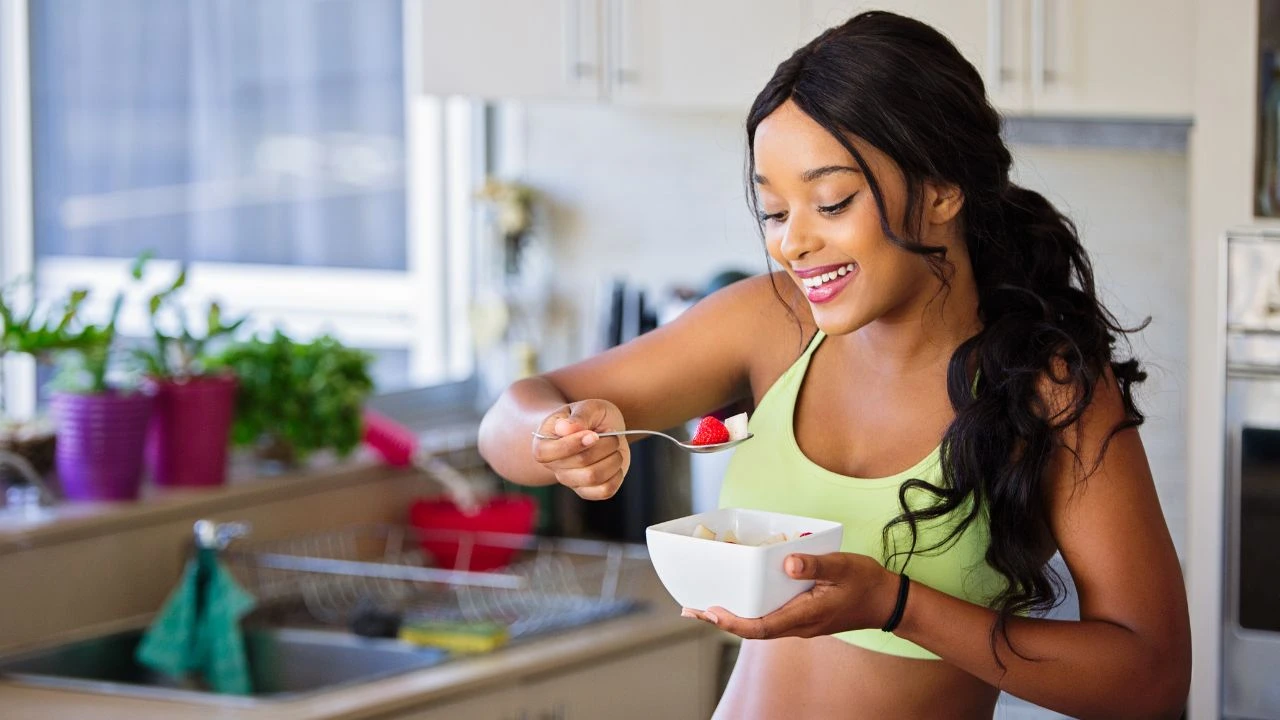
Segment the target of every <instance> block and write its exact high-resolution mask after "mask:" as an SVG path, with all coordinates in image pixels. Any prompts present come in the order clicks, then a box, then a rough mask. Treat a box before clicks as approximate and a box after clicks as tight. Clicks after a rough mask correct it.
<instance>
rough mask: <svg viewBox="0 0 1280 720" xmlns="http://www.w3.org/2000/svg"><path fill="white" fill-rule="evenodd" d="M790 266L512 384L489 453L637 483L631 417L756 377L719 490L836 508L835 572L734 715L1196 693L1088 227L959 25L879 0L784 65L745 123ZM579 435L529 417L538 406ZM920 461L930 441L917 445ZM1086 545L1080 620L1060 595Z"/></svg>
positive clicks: (546, 472) (1085, 701)
mask: <svg viewBox="0 0 1280 720" xmlns="http://www.w3.org/2000/svg"><path fill="white" fill-rule="evenodd" d="M747 140H748V154H749V160H750V164H749V168H750V177H749V182H750V184H751V192H750V193H749V194H750V197H751V199H752V205H753V207H754V208H755V209H756V210H757V211H758V215H759V220H760V223H761V227H762V230H763V235H764V239H765V243H766V245H767V248H768V252H769V255H770V257H771V258H772V259H773V261H775V262H776V263H777V265H778V267H779V268H780V271H778V272H775V273H773V274H772V275H767V276H762V277H759V278H754V279H751V280H747V281H742V282H739V283H737V284H735V285H732V286H730V287H728V288H725V289H723V290H721V291H719V292H717V293H715V294H713V295H712V296H710V297H708V298H706V299H705V300H703V301H702V302H700V303H699V304H698V305H697V306H696V307H694V308H693V309H691V310H690V311H688V312H686V313H685V314H684V315H683V316H681V317H680V318H679V319H678V320H677V321H676V322H673V323H671V324H670V325H668V326H665V327H662V328H660V329H658V330H656V331H654V332H652V333H649V334H647V335H645V336H643V337H641V338H639V339H637V340H635V341H633V342H631V343H628V344H626V345H624V346H622V347H618V348H614V349H612V350H610V351H608V352H606V353H603V354H601V355H599V356H598V357H594V358H591V359H588V360H586V361H584V362H582V363H579V364H577V365H573V366H571V367H567V368H564V369H561V370H558V371H555V372H552V373H548V374H546V375H544V376H541V377H537V378H531V379H527V380H523V381H521V382H518V383H515V384H514V385H512V386H511V387H510V388H509V389H508V390H507V391H506V393H505V394H504V395H503V396H502V398H501V399H500V400H499V401H498V403H497V404H496V405H495V406H494V407H493V409H492V410H490V412H489V413H488V414H487V416H486V417H485V421H484V424H483V426H482V429H481V449H482V452H483V453H484V455H485V457H486V458H487V459H488V460H489V461H490V462H491V463H492V465H493V466H494V467H495V468H496V469H497V470H498V472H500V473H501V474H502V475H504V476H506V477H508V478H510V479H512V480H514V481H516V482H520V483H525V484H530V485H536V484H548V483H555V482H558V483H561V484H564V485H566V486H568V487H570V488H572V489H573V490H574V491H575V492H577V494H578V495H580V496H582V497H583V498H587V499H590V500H603V499H605V498H608V497H610V496H612V495H613V494H614V493H615V492H617V490H618V487H619V485H620V484H621V483H622V481H623V478H624V477H625V476H626V472H627V467H628V463H629V458H630V455H629V450H628V446H627V442H626V441H625V440H621V439H617V438H613V437H609V438H602V437H599V436H598V435H597V434H596V433H598V432H602V431H606V430H619V429H623V428H627V427H631V428H667V427H672V426H676V425H679V424H680V423H682V422H684V421H686V420H688V419H690V418H694V417H698V416H700V415H703V414H706V413H709V412H711V411H713V410H715V409H716V408H720V407H724V406H726V405H729V404H731V403H733V402H736V401H739V400H743V399H749V400H750V401H751V402H752V404H753V406H754V408H755V409H754V412H753V415H752V418H751V429H752V431H753V432H754V433H755V436H756V437H755V438H754V439H752V440H751V441H750V442H748V443H746V444H745V445H743V446H742V447H740V448H739V449H738V450H737V451H736V454H735V456H734V458H733V460H732V462H731V464H730V467H729V469H728V471H727V472H726V475H725V479H724V489H723V491H722V496H721V503H722V504H723V505H725V506H734V507H757V508H762V509H768V510H775V511H780V512H788V513H793V514H800V515H809V516H816V517H823V518H827V519H830V520H836V521H839V522H842V523H843V524H844V526H845V541H844V545H843V547H842V548H841V549H842V552H839V553H833V554H830V555H824V556H802V555H792V556H790V557H788V558H787V561H786V564H785V570H786V572H787V573H788V574H790V575H791V576H792V577H796V578H812V579H814V580H815V581H816V584H815V586H814V588H813V590H812V591H810V592H807V593H805V594H802V595H801V596H799V597H797V598H795V599H794V600H792V601H791V602H790V603H788V604H787V605H785V606H784V607H782V608H781V609H779V610H777V611H776V612H773V613H771V614H769V615H767V616H765V617H763V618H759V619H744V618H738V617H734V616H733V615H731V614H730V613H728V612H727V611H725V610H723V609H721V608H695V609H686V610H685V614H686V615H688V616H691V617H695V618H699V619H701V620H703V621H706V622H710V623H713V624H715V625H717V626H719V627H720V628H722V629H724V630H727V631H729V632H732V633H735V634H737V635H740V636H742V637H743V638H747V640H745V641H744V643H743V646H742V650H741V653H740V656H739V660H738V663H737V665H736V667H735V668H734V672H733V677H732V679H731V680H730V683H729V686H728V689H727V691H726V693H725V696H724V698H723V699H722V701H721V704H720V707H719V709H718V710H717V717H723V718H735V719H736V718H781V717H786V718H799V717H811V718H890V717H892V718H941V717H947V718H989V717H991V715H992V712H993V708H994V705H995V702H996V698H997V696H998V694H999V691H1000V690H1005V691H1008V692H1010V693H1012V694H1014V695H1017V696H1019V697H1022V698H1025V699H1027V700H1029V701H1031V702H1034V703H1037V704H1039V705H1043V706H1046V707H1049V708H1051V709H1054V710H1057V711H1059V712H1062V713H1065V714H1068V715H1072V716H1076V717H1177V716H1178V715H1179V713H1180V712H1181V709H1182V707H1183V704H1184V702H1185V698H1186V694H1187V687H1188V682H1189V675H1190V663H1191V660H1190V657H1191V656H1190V639H1189V627H1188V619H1187V609H1186V601H1185V594H1184V591H1183V585H1182V579H1181V575H1180V571H1179V567H1178V561H1177V558H1176V556H1175V554H1174V549H1173V545H1172V543H1171V541H1170V538H1169V534H1168V529H1167V528H1166V526H1165V523H1164V519H1163V516H1162V514H1161V510H1160V506H1159V503H1158V500H1157V497H1156V493H1155V488H1154V485H1153V482H1152V478H1151V473H1150V470H1149V468H1148V465H1147V461H1146V457H1145V454H1144V451H1143V448H1142V443H1141V440H1140V439H1139V436H1138V433H1137V430H1136V427H1137V426H1138V425H1139V424H1140V423H1141V421H1142V415H1141V414H1140V413H1139V411H1138V410H1137V408H1136V407H1135V404H1134V400H1133V396H1132V390H1133V388H1134V385H1135V384H1136V383H1139V382H1141V381H1142V380H1143V379H1144V377H1145V375H1144V373H1143V372H1142V371H1141V370H1140V369H1139V366H1138V363H1137V362H1136V361H1135V360H1132V359H1122V358H1120V357H1118V356H1117V354H1116V352H1115V345H1116V341H1117V340H1118V339H1119V338H1122V337H1123V336H1124V334H1125V333H1126V332H1128V331H1127V330H1126V329H1125V328H1123V327H1121V326H1120V325H1118V324H1117V321H1116V320H1115V319H1114V317H1113V316H1112V315H1111V314H1110V313H1109V312H1108V311H1107V310H1106V309H1105V308H1104V307H1103V306H1102V305H1101V304H1100V303H1099V301H1098V299H1097V295H1096V292H1095V288H1094V282H1093V275H1092V270H1091V267H1090V263H1089V260H1088V258H1087V257H1086V255H1085V251H1084V248H1083V247H1082V246H1081V244H1080V241H1079V238H1078V237H1077V235H1076V231H1075V228H1074V226H1073V225H1072V224H1071V223H1070V221H1068V220H1067V219H1066V218H1064V217H1063V216H1062V215H1061V214H1060V213H1059V212H1058V211H1057V210H1056V209H1055V208H1054V207H1053V206H1052V205H1051V204H1050V203H1049V202H1048V201H1046V200H1045V199H1044V198H1043V197H1041V196H1040V195H1038V194H1036V193H1034V192H1032V191H1030V190H1026V189H1024V188H1020V187H1018V186H1016V185H1013V184H1011V183H1010V182H1009V166H1010V155H1009V152H1008V150H1007V149H1006V148H1005V146H1004V144H1003V142H1002V140H1001V138H1000V121H999V118H998V116H997V114H996V112H995V111H994V110H993V109H992V107H991V105H990V104H989V103H988V101H987V99H986V97H985V95H984V90H983V86H982V81H981V79H980V77H979V76H978V73H977V72H976V71H975V70H974V69H973V67H972V66H971V65H970V64H969V63H968V62H966V61H965V60H964V59H963V58H962V57H961V55H960V54H959V52H957V50H956V49H955V48H954V47H953V46H952V45H951V44H950V43H949V42H948V41H947V40H946V39H945V38H944V37H943V36H942V35H941V34H939V33H938V32H936V31H934V30H933V29H931V28H929V27H928V26H926V25H924V24H922V23H919V22H916V21H913V20H910V19H907V18H903V17H900V16H897V15H893V14H889V13H882V12H869V13H863V14H861V15H858V16H857V17H854V18H853V19H852V20H850V21H849V22H847V23H846V24H844V25H842V26H840V27H837V28H833V29H831V30H828V31H827V32H825V33H823V34H822V35H821V36H819V37H818V38H816V39H815V40H813V41H812V42H810V43H809V44H808V45H806V46H805V47H803V48H801V49H800V50H799V51H797V52H796V53H795V54H794V55H793V56H792V57H791V58H790V59H788V60H786V61H785V62H783V63H782V64H781V65H780V66H779V67H778V69H777V71H776V73H775V74H774V76H773V78H772V79H771V80H770V81H769V83H768V85H767V86H766V87H765V88H764V90H763V91H762V92H761V93H760V95H759V97H757V98H756V101H755V103H754V105H753V107H752V108H751V112H750V115H749V116H748V119H747ZM533 430H538V431H540V432H541V433H544V434H552V435H555V436H557V439H555V440H538V441H534V442H533V445H532V451H531V449H530V431H533ZM922 458H923V459H922ZM1055 551H1059V552H1061V553H1062V557H1063V558H1064V560H1065V562H1066V565H1067V567H1068V568H1069V570H1070V572H1071V575H1072V577H1073V579H1074V581H1075V585H1076V587H1077V590H1078V593H1079V601H1080V616H1081V619H1080V620H1079V621H1071V622H1067V621H1056V620H1047V619H1043V618H1039V617H1035V615H1036V613H1037V611H1043V610H1046V609H1048V608H1050V607H1052V606H1053V604H1054V603H1055V601H1056V600H1058V599H1060V595H1061V589H1060V584H1059V579H1058V578H1056V577H1055V576H1054V575H1053V573H1052V572H1051V570H1050V569H1048V567H1047V566H1046V563H1047V561H1048V560H1049V558H1050V557H1051V556H1052V555H1053V554H1054V552H1055Z"/></svg>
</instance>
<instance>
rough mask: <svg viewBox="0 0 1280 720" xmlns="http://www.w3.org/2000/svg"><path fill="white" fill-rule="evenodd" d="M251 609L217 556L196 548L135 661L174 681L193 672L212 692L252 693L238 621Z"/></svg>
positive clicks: (248, 599)
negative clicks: (193, 556)
mask: <svg viewBox="0 0 1280 720" xmlns="http://www.w3.org/2000/svg"><path fill="white" fill-rule="evenodd" d="M253 606H254V599H253V596H252V595H250V594H249V593H248V592H246V591H245V590H244V588H241V587H240V585H239V584H238V583H237V582H236V581H235V578H233V577H232V576H231V573H230V572H229V571H228V570H227V569H226V568H225V567H224V566H223V565H222V563H221V562H219V561H218V556H217V552H216V551H215V550H212V549H209V548H200V549H199V550H197V551H196V557H195V559H194V560H192V561H189V562H188V563H187V567H186V570H185V571H184V572H183V574H182V582H181V583H180V584H179V585H178V587H177V588H176V589H174V591H173V593H172V594H171V595H170V596H169V599H168V600H166V601H165V604H164V607H162V608H161V609H160V614H159V615H157V616H156V619H155V620H154V621H153V622H152V623H151V627H150V628H148V629H147V633H146V635H145V636H144V637H143V638H142V642H141V643H139V644H138V650H137V652H136V655H135V657H136V659H137V660H138V662H140V663H142V664H143V665H146V666H147V667H150V668H152V669H154V670H157V671H159V672H162V673H165V674H167V675H171V676H174V677H183V676H185V675H187V674H188V673H195V674H197V675H199V676H201V677H203V678H204V681H205V682H206V683H207V684H208V686H209V687H210V688H212V689H213V690H215V691H217V692H220V693H224V694H228V695H248V694H249V693H250V692H252V691H253V688H252V683H251V681H250V677H249V662H248V659H247V658H246V656H245V646H244V637H243V635H242V634H241V632H240V618H242V617H244V615H245V614H246V613H248V612H249V611H250V610H252V609H253Z"/></svg>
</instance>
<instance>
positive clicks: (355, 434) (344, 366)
mask: <svg viewBox="0 0 1280 720" xmlns="http://www.w3.org/2000/svg"><path fill="white" fill-rule="evenodd" d="M371 362H372V357H371V356H370V355H369V354H368V353H366V352H363V351H360V350H355V349H353V348H349V347H347V346H345V345H343V344H342V343H341V342H339V341H338V340H336V339H334V338H332V337H329V336H327V335H326V336H324V337H320V338H318V339H316V340H313V341H311V342H306V343H302V342H295V341H294V340H292V339H290V338H289V337H288V336H287V335H285V334H284V333H283V332H280V331H279V330H277V331H276V332H275V333H274V334H273V335H272V336H271V337H270V338H268V339H265V340H264V339H260V338H253V339H250V340H248V341H246V342H241V343H237V344H235V345H232V346H231V347H229V348H227V349H226V350H225V351H224V352H223V353H222V355H221V356H220V357H219V359H218V361H217V365H218V366H219V367H224V368H227V369H230V370H231V371H232V372H234V373H235V375H236V377H237V378H239V382H240V386H239V391H238V393H237V397H236V419H235V423H234V424H233V426H232V430H231V438H232V442H234V443H235V444H236V445H239V446H247V447H252V448H254V449H255V450H256V451H257V453H258V456H259V458H261V459H262V460H265V461H269V462H273V463H276V464H278V465H281V466H284V467H294V466H296V465H298V464H299V463H301V462H303V461H304V460H306V459H307V457H308V456H309V455H311V454H312V453H314V452H316V451H318V450H332V451H334V452H335V453H337V455H338V456H339V457H345V456H346V455H348V454H349V453H350V452H351V451H352V450H353V449H355V447H356V446H357V445H359V443H360V439H361V436H362V433H363V424H362V421H361V412H362V410H363V408H364V404H365V400H367V399H368V397H369V393H370V392H372V390H373V380H372V379H371V378H370V377H369V364H370V363H371Z"/></svg>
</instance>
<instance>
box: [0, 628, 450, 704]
mask: <svg viewBox="0 0 1280 720" xmlns="http://www.w3.org/2000/svg"><path fill="white" fill-rule="evenodd" d="M142 635H143V630H141V629H138V630H130V631H126V632H121V633H116V634H112V635H105V636H103V637H99V638H94V639H92V640H85V641H81V642H76V643H70V644H67V645H62V646H58V647H54V648H50V649H47V650H42V651H36V652H31V653H27V654H24V655H20V656H15V657H11V658H7V659H5V660H3V661H0V677H4V678H5V679H7V680H11V681H16V682H20V683H25V684H30V685H41V686H45V687H52V688H57V689H66V690H87V691H92V692H102V693H110V694H117V695H138V696H145V697H153V698H167V699H171V700H182V701H188V702H190V701H194V702H204V703H216V704H221V705H226V704H257V703H260V702H264V701H266V702H270V701H280V700H293V699H297V698H298V697H301V696H304V695H307V694H311V693H315V692H319V691H328V690H333V689H335V688H338V687H343V686H348V685H353V684H357V683H362V682H368V681H370V680H374V679H377V678H382V677H387V676H389V675H395V674H398V673H403V672H408V671H411V670H419V669H422V668H427V667H431V666H432V665H436V664H439V663H441V662H444V661H445V660H446V659H447V658H448V655H447V653H445V652H443V651H441V650H437V649H430V648H416V647H414V646H411V645H407V644H405V643H401V642H397V641H395V640H380V639H370V638H361V637H357V636H355V635H351V634H349V633H341V632H332V631H323V630H302V629H254V630H248V631H246V633H245V648H246V652H247V655H248V658H249V668H250V673H251V676H252V687H253V694H252V695H250V696H229V695H219V694H216V693H214V692H211V691H208V690H206V689H204V688H202V687H201V686H199V685H197V684H195V683H193V682H190V681H183V680H181V679H177V678H171V677H169V676H167V675H164V674H161V673H157V672H154V671H152V670H150V669H149V668H147V667H145V666H143V665H140V664H138V662H137V661H136V660H135V659H134V650H135V649H136V648H137V646H138V643H139V642H140V641H141V640H142Z"/></svg>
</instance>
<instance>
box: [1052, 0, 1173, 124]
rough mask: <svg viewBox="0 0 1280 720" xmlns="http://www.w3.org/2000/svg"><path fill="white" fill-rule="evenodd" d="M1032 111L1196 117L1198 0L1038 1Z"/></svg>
mask: <svg viewBox="0 0 1280 720" xmlns="http://www.w3.org/2000/svg"><path fill="white" fill-rule="evenodd" d="M1030 1H1031V18H1030V23H1029V25H1028V27H1029V32H1030V46H1031V53H1030V60H1029V63H1028V66H1027V67H1028V71H1029V75H1028V81H1029V85H1030V88H1031V106H1030V110H1031V111H1032V112H1035V113H1037V114H1043V115H1094V116H1121V117H1123V116H1133V117H1166V116H1167V117H1191V112H1192V97H1191V96H1192V81H1193V77H1194V76H1195V72H1194V67H1193V61H1194V58H1195V53H1194V52H1192V50H1193V48H1194V43H1195V7H1194V5H1193V3H1192V2H1190V0H1030Z"/></svg>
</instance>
